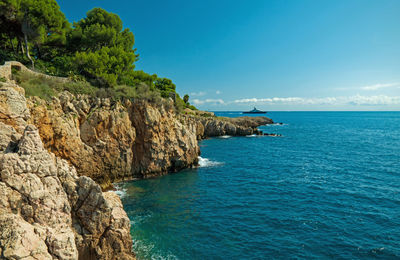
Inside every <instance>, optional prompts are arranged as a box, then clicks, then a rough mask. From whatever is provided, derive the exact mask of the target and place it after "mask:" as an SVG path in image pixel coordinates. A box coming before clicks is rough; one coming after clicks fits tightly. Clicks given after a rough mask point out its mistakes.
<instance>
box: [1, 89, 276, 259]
mask: <svg viewBox="0 0 400 260" xmlns="http://www.w3.org/2000/svg"><path fill="white" fill-rule="evenodd" d="M268 123H272V120H270V119H268V118H265V117H259V118H249V117H243V118H237V119H229V118H215V117H211V116H210V117H204V116H200V117H199V116H198V115H181V116H178V115H176V114H175V112H174V111H173V110H172V106H171V104H170V105H169V106H168V103H167V104H164V105H161V106H160V105H158V106H157V105H154V104H150V103H147V102H144V101H130V100H126V101H124V102H112V101H111V100H110V99H100V98H91V97H88V96H73V95H71V94H70V93H68V92H64V93H62V94H61V95H59V96H58V97H57V98H53V100H52V101H50V102H45V101H44V100H40V99H39V98H30V99H29V100H28V101H27V100H26V99H25V97H24V90H23V89H22V88H20V87H18V86H17V85H15V84H14V83H12V82H7V83H2V84H1V86H0V258H1V259H89V260H90V259H134V255H133V254H132V253H131V248H132V239H131V237H130V233H129V231H130V222H129V219H128V217H127V215H126V213H125V211H124V210H123V207H122V204H121V201H120V199H119V197H118V196H117V195H116V194H115V193H113V192H102V188H103V189H104V188H107V187H108V186H110V185H111V182H113V181H117V180H124V179H132V178H149V177H153V176H158V175H162V174H166V173H168V172H173V171H178V170H180V169H183V168H187V167H191V166H193V165H196V164H197V160H198V156H199V154H200V149H199V146H198V140H200V139H202V138H206V137H209V136H218V135H248V134H253V133H256V132H257V127H258V126H259V125H263V124H268ZM90 177H91V178H90ZM92 178H93V179H94V180H95V181H97V183H100V184H102V187H100V186H99V185H98V184H97V183H96V182H95V181H94V180H93V179H92Z"/></svg>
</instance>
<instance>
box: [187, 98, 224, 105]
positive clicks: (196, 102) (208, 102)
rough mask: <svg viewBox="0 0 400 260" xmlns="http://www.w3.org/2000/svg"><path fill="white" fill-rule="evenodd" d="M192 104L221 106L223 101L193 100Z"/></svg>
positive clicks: (210, 99)
mask: <svg viewBox="0 0 400 260" xmlns="http://www.w3.org/2000/svg"><path fill="white" fill-rule="evenodd" d="M192 103H193V104H195V105H204V104H220V105H223V104H225V102H224V100H222V99H220V98H219V99H212V98H208V99H205V100H200V99H193V100H192Z"/></svg>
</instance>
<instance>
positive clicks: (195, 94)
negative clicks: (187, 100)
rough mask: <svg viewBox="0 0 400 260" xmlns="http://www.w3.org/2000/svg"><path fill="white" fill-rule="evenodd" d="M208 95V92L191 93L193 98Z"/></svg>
mask: <svg viewBox="0 0 400 260" xmlns="http://www.w3.org/2000/svg"><path fill="white" fill-rule="evenodd" d="M206 94H207V92H204V91H200V92H192V93H190V95H191V96H192V97H202V96H205V95H206Z"/></svg>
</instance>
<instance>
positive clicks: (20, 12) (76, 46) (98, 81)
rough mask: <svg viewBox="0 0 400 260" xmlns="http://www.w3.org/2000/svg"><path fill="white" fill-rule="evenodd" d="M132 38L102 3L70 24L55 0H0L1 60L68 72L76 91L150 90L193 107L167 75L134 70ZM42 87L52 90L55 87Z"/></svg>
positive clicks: (132, 93) (131, 93) (129, 93)
mask: <svg viewBox="0 0 400 260" xmlns="http://www.w3.org/2000/svg"><path fill="white" fill-rule="evenodd" d="M134 43H135V38H134V35H133V33H132V32H131V31H130V30H129V29H128V28H123V23H122V20H121V19H120V17H119V16H118V15H117V14H113V13H110V12H107V11H105V10H103V9H101V8H94V9H92V10H90V11H89V12H87V15H86V17H85V18H83V19H81V20H80V21H78V22H74V23H73V24H71V23H70V22H69V21H68V20H67V19H66V17H65V15H64V14H63V13H62V12H61V11H60V7H59V6H58V4H57V2H56V1H55V0H0V63H1V64H3V63H4V62H5V61H7V60H18V61H21V62H22V63H24V64H26V65H28V64H30V66H31V67H32V68H34V69H36V70H39V71H42V72H44V73H46V74H48V75H54V76H63V77H70V78H71V79H73V80H74V81H75V82H79V84H74V86H73V89H75V91H76V92H78V93H79V92H83V93H86V92H90V93H86V94H94V93H97V94H101V95H105V96H108V97H128V98H129V97H140V94H137V93H138V92H140V93H141V92H145V93H150V92H154V93H153V94H151V95H153V96H157V95H159V96H161V97H163V98H169V97H172V98H173V99H175V101H176V102H175V105H176V107H177V109H178V110H180V111H181V110H183V109H184V108H188V107H190V108H191V109H195V108H194V107H193V106H191V105H190V103H189V102H188V99H189V98H188V97H187V99H185V101H184V100H182V99H181V97H180V96H179V94H177V93H176V86H175V84H174V83H173V82H172V80H170V79H167V78H161V77H158V76H157V75H156V74H148V73H146V72H144V71H139V70H135V61H137V60H138V54H137V53H136V49H134V47H133V46H134ZM22 78H24V76H22ZM25 79H26V77H25ZM29 84H34V81H31V82H30V83H29ZM41 86H42V88H43V84H42V85H41ZM78 86H80V87H82V88H83V89H82V90H79V89H77V87H78ZM89 86H90V87H89ZM59 87H60V86H58V88H59ZM66 88H67V90H69V89H70V86H66ZM131 88H132V89H131ZM99 89H101V90H100V91H99ZM43 90H45V89H43ZM47 90H48V91H47ZM47 90H46V91H47V92H48V93H47V94H46V95H52V93H53V92H55V91H56V90H57V89H50V90H49V89H47ZM27 93H29V91H27ZM146 95H148V94H146Z"/></svg>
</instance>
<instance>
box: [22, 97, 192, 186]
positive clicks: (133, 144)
mask: <svg viewBox="0 0 400 260" xmlns="http://www.w3.org/2000/svg"><path fill="white" fill-rule="evenodd" d="M28 106H29V108H30V110H31V115H32V117H31V119H30V123H32V124H34V125H36V126H37V127H38V129H39V133H40V136H41V138H42V140H43V142H44V145H45V147H46V148H47V149H48V150H49V151H51V152H52V153H54V154H55V155H57V156H59V157H61V158H63V159H66V160H68V161H69V162H70V163H71V164H72V165H74V166H75V167H76V169H77V171H78V174H79V175H86V176H89V177H91V178H93V179H94V180H96V181H97V182H98V183H101V184H102V185H103V188H107V186H109V185H111V182H114V181H119V180H124V179H132V178H148V177H152V176H155V175H162V174H166V173H168V172H171V171H172V172H173V171H178V170H180V169H183V168H187V167H190V166H191V165H194V164H196V163H197V160H198V159H197V158H198V155H199V153H200V149H199V146H198V144H197V136H196V126H197V124H196V123H195V122H194V121H190V120H186V119H185V118H177V117H176V115H175V112H174V111H173V110H172V107H171V108H169V109H168V108H166V106H155V105H154V104H150V103H147V102H143V101H135V102H132V101H130V100H126V101H124V103H121V102H111V101H110V99H100V98H90V97H88V96H78V97H75V96H73V95H71V94H70V93H68V92H64V93H62V94H61V95H60V96H59V97H58V98H53V100H52V101H51V102H47V103H46V102H45V101H43V100H40V99H38V98H32V99H30V100H29V102H28Z"/></svg>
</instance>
